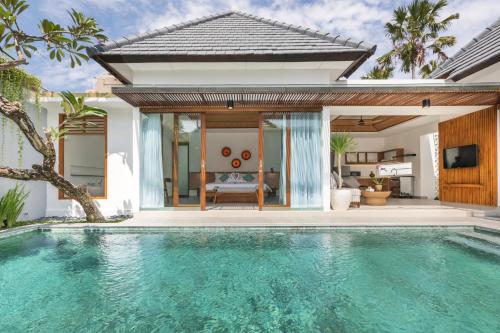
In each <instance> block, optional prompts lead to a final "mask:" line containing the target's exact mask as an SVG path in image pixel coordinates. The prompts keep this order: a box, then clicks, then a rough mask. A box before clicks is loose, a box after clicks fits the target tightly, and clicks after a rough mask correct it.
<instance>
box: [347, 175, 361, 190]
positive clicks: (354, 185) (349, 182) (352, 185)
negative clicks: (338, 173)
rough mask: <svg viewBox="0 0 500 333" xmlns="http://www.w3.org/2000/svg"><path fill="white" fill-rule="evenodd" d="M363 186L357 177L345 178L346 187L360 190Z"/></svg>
mask: <svg viewBox="0 0 500 333" xmlns="http://www.w3.org/2000/svg"><path fill="white" fill-rule="evenodd" d="M359 185H361V184H360V183H359V182H358V180H357V179H356V178H355V177H344V187H349V188H359Z"/></svg>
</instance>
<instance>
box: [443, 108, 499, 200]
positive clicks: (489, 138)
mask: <svg viewBox="0 0 500 333" xmlns="http://www.w3.org/2000/svg"><path fill="white" fill-rule="evenodd" d="M497 121H498V119H497V111H496V107H490V108H487V109H484V110H481V111H477V112H474V113H470V114H467V115H465V116H462V117H459V118H455V119H451V120H448V121H445V122H442V123H440V124H439V198H440V199H441V201H444V202H458V203H466V204H477V205H488V206H497V205H498V188H497V186H498V185H497V184H498V181H497V179H498V178H497V177H498V174H497V163H498V159H497ZM469 144H477V145H478V147H479V165H478V166H477V167H474V168H460V169H444V160H443V149H444V148H451V147H456V146H462V145H469Z"/></svg>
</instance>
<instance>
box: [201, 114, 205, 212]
mask: <svg viewBox="0 0 500 333" xmlns="http://www.w3.org/2000/svg"><path fill="white" fill-rule="evenodd" d="M200 117H201V135H200V136H201V143H200V154H201V156H200V161H201V164H200V209H201V210H206V209H207V186H206V183H207V174H206V171H207V170H206V160H207V115H206V114H205V113H201V114H200Z"/></svg>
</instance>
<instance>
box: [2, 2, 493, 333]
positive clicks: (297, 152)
mask: <svg viewBox="0 0 500 333" xmlns="http://www.w3.org/2000/svg"><path fill="white" fill-rule="evenodd" d="M5 3H7V2H5ZM8 4H9V5H12V4H15V5H12V6H14V7H17V8H19V11H23V10H24V9H26V8H27V7H25V6H26V4H25V3H24V2H19V3H18V2H12V1H9V2H8ZM443 4H444V5H445V4H446V2H438V3H437V4H432V5H435V6H436V7H439V6H443ZM130 5H131V6H133V5H132V4H130ZM195 5H196V4H195ZM417 5H423V6H425V8H427V9H429V8H431V7H429V6H431V4H429V2H418V1H417V2H411V3H410V7H411V6H417ZM3 6H6V5H5V4H3ZM155 6H156V4H155ZM0 7H2V5H0ZM95 8H100V9H99V10H102V8H101V7H95ZM137 8H139V5H137V7H135V8H134V9H137ZM411 8H413V7H411ZM121 9H122V8H120V10H119V11H117V13H118V12H120V13H118V14H117V15H122V16H123V15H124V14H123V13H122V12H121ZM141 9H142V8H141ZM396 12H398V10H396ZM95 14H98V15H101V14H102V13H95ZM105 14H106V15H107V14H108V12H107V11H106V13H105ZM72 15H73V17H75V16H78V15H79V14H78V13H76V14H75V13H73V14H72ZM8 19H9V20H10V19H11V17H10V16H9V17H8ZM127 19H128V17H127ZM1 20H2V19H1V18H0V21H1ZM4 21H5V18H4ZM85 22H87V21H85ZM434 22H435V21H432V23H434ZM114 23H116V22H114ZM47 24H48V23H47ZM120 28H121V27H120ZM57 29H59V28H57ZM57 34H59V32H57ZM30 38H31V37H30ZM7 43H8V42H7ZM375 49H376V46H375V45H372V44H370V43H368V42H366V41H355V40H353V39H351V38H349V37H346V36H339V35H333V34H328V33H322V32H318V31H314V30H311V29H307V28H303V27H297V26H292V25H289V24H285V23H280V22H276V21H271V20H267V19H264V18H260V17H255V16H252V15H248V14H245V13H241V12H233V11H231V12H226V13H223V14H219V15H214V16H208V17H204V18H201V19H198V20H194V21H189V22H185V23H182V24H178V25H174V26H172V27H167V28H164V29H160V30H156V31H153V32H150V33H146V34H142V35H136V36H131V37H128V38H124V39H122V40H118V41H113V42H109V43H107V44H105V45H97V46H95V47H93V48H91V49H90V50H88V52H89V54H90V56H91V58H92V59H93V60H92V61H95V62H97V63H98V64H99V65H100V66H102V68H103V69H104V70H106V71H107V72H108V74H103V75H100V76H98V77H97V80H96V86H95V89H93V90H91V91H87V92H85V93H81V94H80V95H83V96H85V104H88V105H91V106H95V107H99V108H101V109H104V110H106V111H107V113H106V116H104V117H91V118H88V119H86V120H88V121H84V122H82V123H84V124H85V125H82V126H79V124H76V123H75V122H66V123H64V126H65V128H64V129H65V130H67V132H65V135H64V137H63V138H62V139H59V140H58V142H56V147H55V148H56V151H57V168H58V171H59V173H60V174H62V175H64V177H65V178H66V179H68V180H70V181H71V182H72V183H74V184H78V185H80V186H82V187H83V188H84V189H86V191H88V193H89V194H91V195H92V197H93V198H94V199H95V202H96V205H97V206H98V207H99V208H100V210H101V211H102V213H103V215H105V216H106V217H109V219H106V221H100V219H99V223H97V222H96V223H90V222H84V221H82V220H83V219H81V217H83V215H84V212H83V211H82V209H81V207H80V206H79V204H77V203H76V202H74V201H73V200H70V199H68V198H66V197H65V196H64V194H63V193H58V191H57V189H56V188H55V187H53V186H52V185H48V184H47V183H46V182H45V181H39V182H31V181H29V182H22V184H23V185H26V189H28V190H29V197H28V198H27V200H26V206H25V208H26V209H24V215H22V218H21V219H22V220H27V221H26V222H23V223H21V221H19V219H17V216H19V214H17V215H16V216H15V217H14V218H12V216H13V213H12V212H13V211H14V213H19V212H21V209H18V208H19V207H21V203H20V202H21V201H22V198H23V194H22V192H23V190H19V188H20V187H18V186H14V184H15V182H14V181H11V180H7V179H3V178H1V179H0V194H1V195H2V199H1V200H0V208H2V209H0V215H1V216H2V219H1V221H0V222H2V223H3V222H4V221H5V224H6V227H5V228H4V227H3V226H0V229H1V230H0V286H1V287H0V310H1V312H2V320H0V332H32V331H43V332H403V331H404V332H498V331H499V328H500V317H499V315H498V314H499V313H500V302H499V299H500V288H499V286H500V260H499V258H500V214H499V212H500V209H499V208H498V207H499V206H500V198H499V186H500V179H499V163H498V159H499V156H500V155H499V149H500V142H499V140H500V128H499V124H500V121H499V114H498V112H499V107H498V106H499V104H500V82H499V79H498V78H499V77H500V19H498V20H497V21H496V22H495V23H494V24H492V25H491V26H489V27H488V28H486V29H485V30H484V32H482V33H481V34H480V35H478V36H477V37H476V38H475V39H474V40H473V41H472V42H470V43H469V44H467V45H466V46H465V47H463V48H462V49H461V50H460V51H458V53H457V54H455V55H454V56H453V57H451V58H449V59H448V60H447V61H446V62H444V63H443V64H442V65H441V66H440V67H438V68H437V69H436V70H435V71H434V72H433V74H432V75H433V76H432V78H430V79H425V80H399V79H389V80H353V79H350V77H352V75H353V73H354V72H356V71H357V70H358V71H359V69H360V66H362V65H363V63H365V62H366V61H367V59H369V58H370V57H371V56H373V54H374V52H375ZM60 103H61V97H60V94H59V93H56V92H49V91H45V92H43V94H42V96H41V100H40V104H41V108H39V107H38V106H39V105H33V104H30V102H29V101H27V102H25V103H23V106H24V108H25V111H26V112H27V113H28V114H29V116H30V119H32V120H33V123H34V125H35V126H36V129H37V130H38V131H39V132H40V133H42V130H43V129H44V128H48V127H51V126H59V125H60V124H61V123H62V122H63V121H64V120H65V118H64V117H65V115H68V114H71V113H70V112H68V113H64V112H62V110H61V104H60ZM4 105H6V104H4ZM77 107H78V106H77ZM77 107H75V109H76V108H77ZM11 108H12V107H11ZM4 109H6V107H4ZM4 109H2V110H4ZM86 110H88V108H86ZM94 111H95V109H94ZM77 114H79V115H81V113H77ZM88 114H89V113H86V114H85V115H88ZM17 115H19V114H17ZM4 119H5V118H4ZM18 119H22V118H15V119H14V120H16V121H17V120H18ZM68 123H70V124H72V125H71V126H68ZM5 124H6V122H5V121H4V122H3V125H4V126H3V127H2V130H3V131H2V132H1V133H0V139H1V140H2V142H3V143H4V144H3V146H2V149H1V150H0V153H1V154H0V161H1V163H0V165H3V164H5V165H12V166H18V167H19V168H21V167H24V168H30V166H31V165H32V164H40V160H41V157H40V154H38V153H36V152H35V151H34V150H33V148H32V147H31V145H29V144H27V143H26V142H23V137H22V136H21V135H19V133H17V132H16V130H15V129H14V128H12V127H11V128H9V126H5ZM23 124H25V123H21V126H22V125H23ZM29 129H31V127H30V128H29ZM31 133H32V131H31ZM339 138H341V139H342V138H344V139H346V140H345V141H351V140H354V142H355V143H356V144H355V145H351V148H349V149H344V152H343V153H342V154H340V153H339V154H335V153H332V152H331V149H330V148H331V147H330V144H331V142H333V144H332V146H335V142H336V140H337V139H339ZM339 141H340V140H339ZM38 142H39V141H38ZM23 143H24V144H23ZM39 151H40V150H39ZM41 151H42V152H43V153H45V154H46V155H48V156H49V157H50V161H49V162H46V165H48V166H49V167H50V172H51V173H50V174H53V173H52V167H53V161H54V158H53V157H54V154H53V150H52V146H50V147H49V148H46V149H45V150H41ZM337 151H340V149H337ZM47 152H49V153H50V154H47ZM48 159H49V158H47V159H46V160H48ZM339 163H340V164H339ZM34 169H37V167H34ZM9 170H11V169H10V168H9ZM44 170H45V169H44ZM337 170H339V173H340V175H338V174H337V173H336V171H337ZM44 174H46V173H45V171H44ZM50 174H49V175H50ZM24 179H26V178H24ZM29 179H34V178H29ZM341 179H343V181H344V182H343V183H344V187H346V188H348V190H339V189H338V188H336V187H337V185H339V184H342V182H341ZM56 184H58V183H56ZM9 188H14V190H12V191H9V192H8V193H14V194H15V193H16V191H19V192H18V193H21V195H19V197H20V198H21V199H19V200H18V199H16V198H15V195H9V194H6V195H3V193H5V192H6V191H7V189H9ZM373 188H375V190H374V189H373ZM78 192H79V193H80V194H85V193H82V192H81V191H78ZM64 193H72V192H64ZM340 193H342V195H343V196H344V197H345V202H344V203H345V205H344V207H343V208H344V209H342V208H341V207H340V206H341V205H340V203H341V200H338V198H339V197H340ZM4 198H7V199H4ZM13 198H14V199H13ZM332 198H333V200H331V199H332ZM6 203H7V204H6ZM84 205H85V204H84ZM349 205H351V206H350V207H349ZM379 206H383V207H379ZM5 207H8V209H5ZM6 211H8V213H9V214H7V213H4V212H6ZM481 214H483V215H481ZM131 215H133V216H132V217H131ZM4 217H5V218H4ZM41 217H46V218H44V219H41V220H37V218H41ZM53 217H60V218H53ZM66 217H70V218H71V219H67V218H66ZM73 218H74V219H73ZM9 220H10V221H13V220H15V221H14V222H15V223H16V225H14V222H12V224H11V225H9ZM33 220H34V221H33ZM87 221H95V220H92V219H88V220H87ZM118 221H120V222H119V223H118ZM115 222H116V223H115Z"/></svg>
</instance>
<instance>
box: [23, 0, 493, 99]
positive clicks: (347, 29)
mask: <svg viewBox="0 0 500 333" xmlns="http://www.w3.org/2000/svg"><path fill="white" fill-rule="evenodd" d="M407 2H409V0H302V1H294V0H260V1H253V0H238V1H227V0H173V1H170V0H28V3H29V4H30V5H31V7H30V8H29V10H27V11H25V12H24V13H23V14H22V15H21V17H20V18H19V20H20V22H21V24H22V28H23V29H25V30H26V31H29V32H32V33H33V32H36V29H37V25H38V22H39V21H40V19H42V18H49V19H51V20H53V21H55V22H57V23H61V24H64V23H68V17H69V16H68V14H67V10H69V9H70V8H75V9H78V10H81V11H83V12H84V13H85V14H86V15H87V16H92V17H94V18H95V19H96V20H97V22H98V24H99V25H100V26H101V27H102V28H103V29H104V31H105V33H106V35H107V36H108V37H109V38H110V39H119V38H121V37H123V36H131V35H135V34H138V33H144V32H148V31H150V30H153V29H157V28H162V27H165V26H168V25H172V24H175V23H180V22H183V21H187V20H191V19H196V18H199V17H203V16H206V15H212V14H216V13H220V12H224V11H227V10H240V11H243V12H246V13H249V14H253V15H257V16H262V17H265V18H269V19H273V20H278V21H282V22H285V23H290V24H295V25H300V26H303V27H309V28H314V29H319V30H320V31H322V32H325V33H326V32H330V33H337V34H341V35H343V36H347V37H350V38H353V39H356V40H363V41H367V42H369V43H372V44H377V52H376V53H375V55H374V56H372V57H371V58H370V59H369V60H368V61H367V62H366V63H365V64H364V65H363V66H362V67H361V68H360V69H358V70H357V71H356V72H355V73H354V74H353V75H352V76H351V78H359V77H361V76H362V75H363V74H364V73H366V72H367V71H369V69H370V68H371V67H372V66H373V65H374V64H375V59H376V57H377V56H379V55H381V54H383V53H385V52H387V51H388V50H389V49H390V46H391V45H390V41H389V40H388V38H387V36H386V35H385V32H384V24H385V23H386V22H388V21H389V20H390V19H391V16H392V12H393V10H394V9H395V8H397V7H398V6H400V5H402V4H405V3H407ZM448 2H449V4H448V6H447V8H446V9H445V10H444V11H443V16H445V15H449V14H452V13H459V14H460V19H459V20H458V21H455V23H454V24H453V25H452V26H451V28H450V29H449V33H450V34H454V35H455V36H456V37H457V44H456V46H455V47H453V48H451V49H449V50H448V55H450V56H451V55H453V54H454V53H455V52H456V51H458V50H459V48H460V47H462V46H464V45H465V44H467V43H468V42H469V41H470V40H471V39H472V38H473V37H474V36H476V35H477V34H479V33H480V32H481V31H482V30H483V29H484V28H486V27H487V26H488V25H490V24H492V23H493V22H494V21H495V20H496V19H497V18H498V15H499V13H500V1H499V0H449V1H448ZM41 49H43V48H41ZM26 69H27V70H28V71H29V72H31V73H33V74H35V75H37V76H38V77H39V78H41V80H42V84H43V86H44V87H45V88H46V89H49V90H52V91H61V90H72V91H74V92H83V91H85V90H88V89H91V88H92V87H93V86H94V82H95V80H94V78H95V76H96V75H98V74H100V73H103V72H104V70H103V69H102V68H101V67H100V66H99V65H98V64H97V63H95V62H94V61H93V60H90V61H89V62H88V63H85V64H83V65H82V66H80V67H77V68H75V69H72V68H71V67H70V66H69V64H68V63H67V62H63V63H58V62H57V61H51V60H49V58H48V56H47V54H46V52H44V51H39V52H37V53H36V54H35V55H34V56H33V59H31V60H30V64H29V65H28V66H26ZM395 77H396V78H407V76H406V75H404V74H401V73H397V74H396V75H395Z"/></svg>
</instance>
